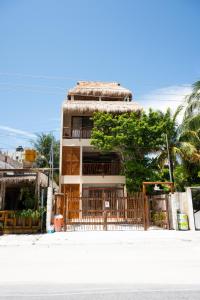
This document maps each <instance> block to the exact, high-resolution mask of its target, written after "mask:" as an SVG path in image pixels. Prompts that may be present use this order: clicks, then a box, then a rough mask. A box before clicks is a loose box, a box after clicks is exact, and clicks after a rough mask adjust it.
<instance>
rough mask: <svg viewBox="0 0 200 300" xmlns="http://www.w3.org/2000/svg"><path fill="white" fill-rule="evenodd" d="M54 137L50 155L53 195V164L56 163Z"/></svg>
mask: <svg viewBox="0 0 200 300" xmlns="http://www.w3.org/2000/svg"><path fill="white" fill-rule="evenodd" d="M53 156H54V153H53V139H52V142H51V155H50V162H51V187H52V195H53V165H54V160H53Z"/></svg>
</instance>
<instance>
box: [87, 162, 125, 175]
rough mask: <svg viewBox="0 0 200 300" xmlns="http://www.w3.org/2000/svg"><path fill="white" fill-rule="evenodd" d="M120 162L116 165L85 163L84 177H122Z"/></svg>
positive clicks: (115, 163)
mask: <svg viewBox="0 0 200 300" xmlns="http://www.w3.org/2000/svg"><path fill="white" fill-rule="evenodd" d="M120 171H121V167H120V163H119V162H114V163H108V162H106V163H102V162H98V163H83V175H101V176H104V175H120Z"/></svg>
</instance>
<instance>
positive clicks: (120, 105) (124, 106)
mask: <svg viewBox="0 0 200 300" xmlns="http://www.w3.org/2000/svg"><path fill="white" fill-rule="evenodd" d="M63 108H64V110H65V111H70V112H78V113H87V112H95V111H104V112H111V113H112V112H113V113H114V112H116V113H118V112H121V113H125V112H131V111H136V110H141V107H140V106H139V105H138V104H137V103H135V102H124V101H66V102H65V103H64V105H63Z"/></svg>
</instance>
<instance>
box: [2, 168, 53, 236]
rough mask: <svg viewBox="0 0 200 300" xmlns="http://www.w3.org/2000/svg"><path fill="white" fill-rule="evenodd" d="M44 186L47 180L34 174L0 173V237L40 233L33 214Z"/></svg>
mask: <svg viewBox="0 0 200 300" xmlns="http://www.w3.org/2000/svg"><path fill="white" fill-rule="evenodd" d="M47 186H48V176H47V175H45V174H44V173H42V172H40V171H38V170H31V169H28V170H27V169H9V170H7V169H1V170H0V227H1V231H3V233H35V232H38V231H39V230H40V228H41V223H40V221H41V220H40V218H39V217H38V216H37V212H38V210H39V200H40V198H41V194H42V190H43V191H44V190H45V189H46V188H47ZM43 194H44V193H43ZM25 212H29V213H30V214H32V216H31V215H30V216H28V215H26V214H25ZM23 214H24V215H23Z"/></svg>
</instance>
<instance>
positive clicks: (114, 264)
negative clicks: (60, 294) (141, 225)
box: [0, 230, 200, 286]
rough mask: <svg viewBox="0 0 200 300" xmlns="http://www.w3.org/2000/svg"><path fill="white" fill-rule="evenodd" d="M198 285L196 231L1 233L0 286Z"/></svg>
mask: <svg viewBox="0 0 200 300" xmlns="http://www.w3.org/2000/svg"><path fill="white" fill-rule="evenodd" d="M51 282H52V283H58V284H66V283H67V284H114V285H115V286H116V285H118V284H119V285H120V284H146V285H151V284H152V285H153V284H156V285H157V284H159V285H166V284H170V285H182V286H186V285H190V284H192V285H196V286H200V232H190V231H188V232H180V231H179V232H176V231H164V230H157V231H156V230H154V231H147V232H145V231H125V232H123V231H119V232H111V231H110V232H66V233H53V234H44V235H4V236H1V237H0V285H3V284H8V283H9V284H17V283H20V284H21V283H26V284H30V283H31V284H34V283H40V284H41V283H43V284H45V283H48V284H49V283H51Z"/></svg>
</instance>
